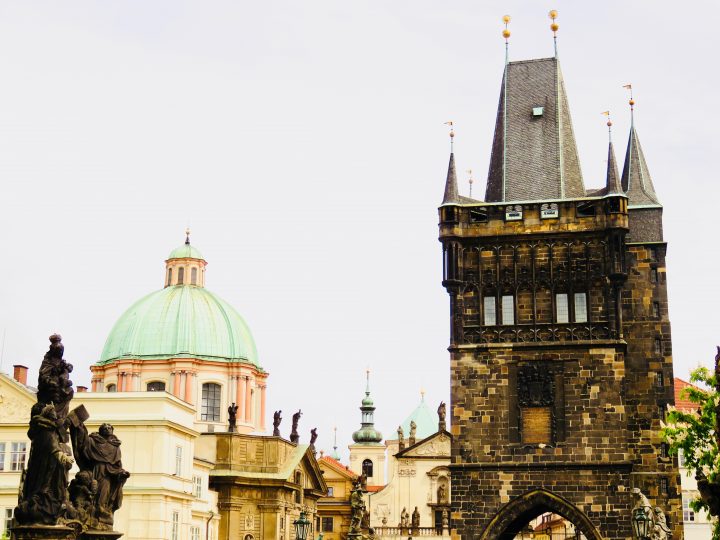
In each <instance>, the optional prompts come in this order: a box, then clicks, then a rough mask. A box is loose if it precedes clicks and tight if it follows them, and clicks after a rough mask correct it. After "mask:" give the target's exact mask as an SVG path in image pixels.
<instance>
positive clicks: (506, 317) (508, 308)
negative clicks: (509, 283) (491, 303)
mask: <svg viewBox="0 0 720 540" xmlns="http://www.w3.org/2000/svg"><path fill="white" fill-rule="evenodd" d="M501 315H502V323H503V324H505V325H508V324H515V298H514V297H513V296H512V295H505V296H503V297H502V312H501Z"/></svg>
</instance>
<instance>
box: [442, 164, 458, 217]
mask: <svg viewBox="0 0 720 540" xmlns="http://www.w3.org/2000/svg"><path fill="white" fill-rule="evenodd" d="M459 202H460V197H459V196H458V185H457V176H456V175H455V154H453V153H450V163H449V164H448V172H447V180H445V195H444V196H443V201H442V204H441V205H440V206H444V205H446V204H457V203H459Z"/></svg>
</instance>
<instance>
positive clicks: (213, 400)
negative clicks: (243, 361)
mask: <svg viewBox="0 0 720 540" xmlns="http://www.w3.org/2000/svg"><path fill="white" fill-rule="evenodd" d="M181 270H182V269H181ZM200 419H201V420H206V421H208V422H219V421H220V385H219V384H215V383H205V384H203V385H202V408H201V410H200Z"/></svg>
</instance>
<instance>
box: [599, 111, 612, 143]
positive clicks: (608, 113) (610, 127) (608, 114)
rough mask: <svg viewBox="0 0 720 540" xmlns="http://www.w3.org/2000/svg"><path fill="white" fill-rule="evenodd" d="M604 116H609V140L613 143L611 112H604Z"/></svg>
mask: <svg viewBox="0 0 720 540" xmlns="http://www.w3.org/2000/svg"><path fill="white" fill-rule="evenodd" d="M600 114H602V115H603V116H607V124H606V125H607V128H608V140H609V141H610V142H612V120H610V111H603V112H602V113H600Z"/></svg>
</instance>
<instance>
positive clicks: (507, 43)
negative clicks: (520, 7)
mask: <svg viewBox="0 0 720 540" xmlns="http://www.w3.org/2000/svg"><path fill="white" fill-rule="evenodd" d="M502 20H503V22H504V23H505V29H504V30H503V31H502V35H503V37H504V38H505V65H507V63H508V62H509V61H510V54H509V53H510V29H509V28H508V24H510V20H511V19H510V15H503V18H502Z"/></svg>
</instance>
